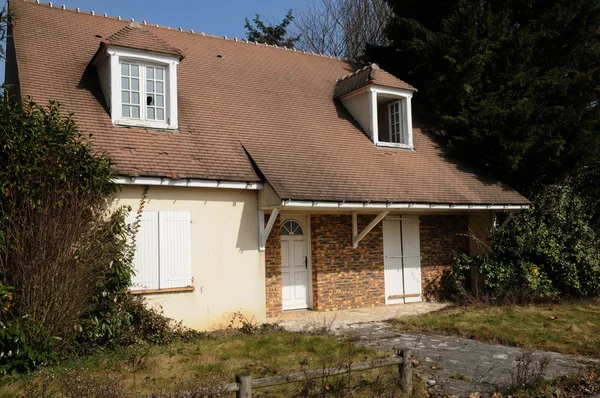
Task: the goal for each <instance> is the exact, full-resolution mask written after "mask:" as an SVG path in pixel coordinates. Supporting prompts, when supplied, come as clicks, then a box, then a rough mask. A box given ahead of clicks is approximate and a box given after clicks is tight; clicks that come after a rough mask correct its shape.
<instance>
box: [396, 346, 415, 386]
mask: <svg viewBox="0 0 600 398" xmlns="http://www.w3.org/2000/svg"><path fill="white" fill-rule="evenodd" d="M398 355H399V356H401V357H402V363H401V364H399V365H398V373H400V388H401V389H402V391H404V392H405V393H409V394H412V363H411V361H410V358H411V356H412V353H411V351H410V350H400V351H398Z"/></svg>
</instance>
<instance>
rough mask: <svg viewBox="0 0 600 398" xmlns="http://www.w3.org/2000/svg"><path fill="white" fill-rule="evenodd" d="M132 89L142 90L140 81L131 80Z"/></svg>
mask: <svg viewBox="0 0 600 398" xmlns="http://www.w3.org/2000/svg"><path fill="white" fill-rule="evenodd" d="M131 89H132V90H135V91H138V90H139V89H140V81H139V80H138V79H131Z"/></svg>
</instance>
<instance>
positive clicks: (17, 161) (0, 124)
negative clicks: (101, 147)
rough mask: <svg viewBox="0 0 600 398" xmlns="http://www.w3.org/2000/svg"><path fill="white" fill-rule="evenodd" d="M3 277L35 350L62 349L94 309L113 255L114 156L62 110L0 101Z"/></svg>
mask: <svg viewBox="0 0 600 398" xmlns="http://www.w3.org/2000/svg"><path fill="white" fill-rule="evenodd" d="M0 129H1V130H2V132H3V134H1V135H0V147H2V151H1V152H0V190H1V192H2V193H3V194H2V195H0V230H1V231H2V233H1V234H0V274H1V280H2V281H3V282H5V283H6V284H8V285H10V286H13V287H14V300H13V306H12V307H13V308H12V314H13V315H14V317H15V319H19V325H20V328H21V330H22V331H23V333H24V334H25V336H26V338H27V341H28V343H29V344H30V345H31V346H32V347H39V348H40V350H45V349H47V348H48V347H50V348H51V349H52V350H55V349H60V348H61V347H63V346H66V345H68V344H69V342H71V341H72V339H73V338H74V337H75V335H76V334H77V328H76V324H77V321H78V320H79V318H80V317H82V316H83V315H84V314H86V313H87V312H88V311H90V310H91V309H92V308H93V306H94V303H93V302H92V300H91V297H92V295H93V289H94V287H95V286H96V285H97V284H98V283H100V281H101V280H102V278H103V276H104V272H105V271H104V270H105V269H106V266H107V264H109V263H110V262H111V260H112V257H113V252H112V250H108V249H107V248H106V247H105V246H102V245H98V244H97V241H98V236H99V235H100V234H102V233H103V231H104V230H105V229H107V228H110V227H109V226H108V225H107V224H110V223H111V222H113V219H111V218H108V219H107V218H106V214H107V213H108V211H109V206H110V202H109V198H110V196H111V195H112V194H113V193H114V192H116V191H117V190H118V186H117V185H116V184H114V183H113V182H112V177H113V171H112V166H111V164H110V161H109V160H108V158H107V157H106V156H104V155H101V154H100V155H98V154H96V153H94V152H93V150H92V149H91V148H90V147H89V146H88V145H87V144H86V143H85V142H84V140H85V139H86V137H84V136H83V135H82V134H81V133H80V132H79V131H78V129H77V126H76V124H75V122H74V120H73V119H72V118H71V117H70V116H67V117H64V116H62V115H61V109H60V106H59V105H58V104H56V103H50V105H49V106H48V107H46V108H43V107H40V106H38V105H36V104H35V103H32V102H31V103H27V104H24V105H23V107H22V109H19V108H16V106H14V105H12V104H10V103H8V102H6V101H3V100H2V101H0Z"/></svg>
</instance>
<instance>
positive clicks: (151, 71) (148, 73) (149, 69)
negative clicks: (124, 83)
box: [146, 66, 154, 79]
mask: <svg viewBox="0 0 600 398" xmlns="http://www.w3.org/2000/svg"><path fill="white" fill-rule="evenodd" d="M146 77H147V78H148V79H154V68H152V67H151V66H148V67H146Z"/></svg>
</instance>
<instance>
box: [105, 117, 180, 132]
mask: <svg viewBox="0 0 600 398" xmlns="http://www.w3.org/2000/svg"><path fill="white" fill-rule="evenodd" d="M114 124H115V126H118V127H136V128H140V129H154V130H168V131H178V126H174V125H170V124H166V123H147V122H138V121H133V120H131V121H130V120H123V119H121V120H117V121H115V122H114Z"/></svg>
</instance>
